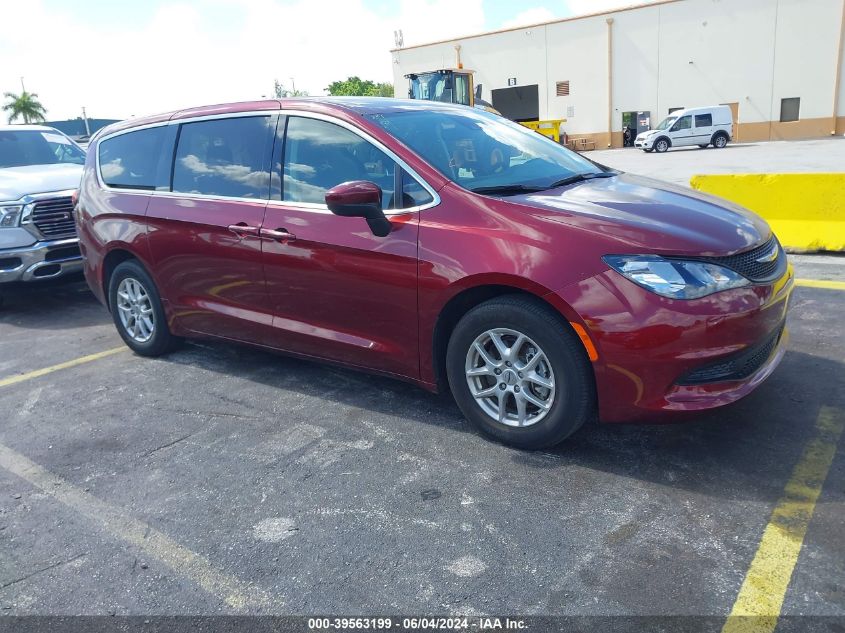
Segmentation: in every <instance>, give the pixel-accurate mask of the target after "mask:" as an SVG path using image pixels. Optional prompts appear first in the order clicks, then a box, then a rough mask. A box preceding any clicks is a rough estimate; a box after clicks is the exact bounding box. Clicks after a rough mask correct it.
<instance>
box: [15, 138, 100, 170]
mask: <svg viewBox="0 0 845 633" xmlns="http://www.w3.org/2000/svg"><path fill="white" fill-rule="evenodd" d="M53 163H75V164H77V165H82V164H84V163H85V153H84V152H83V151H82V150H81V149H79V148H78V147H77V146H76V145H74V144H73V142H72V141H71V140H70V139H69V138H68V137H66V136H65V135H64V134H62V133H60V132H57V131H54V130H44V131H41V130H25V131H21V132H18V131H10V130H9V131H3V132H0V167H23V166H25V165H51V164H53Z"/></svg>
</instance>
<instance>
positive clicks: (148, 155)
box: [97, 126, 165, 189]
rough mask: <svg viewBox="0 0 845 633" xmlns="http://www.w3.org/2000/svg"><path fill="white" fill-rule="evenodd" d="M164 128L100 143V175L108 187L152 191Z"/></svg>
mask: <svg viewBox="0 0 845 633" xmlns="http://www.w3.org/2000/svg"><path fill="white" fill-rule="evenodd" d="M164 134H165V126H159V127H151V128H147V129H145V130H138V131H137V132H126V133H125V134H120V135H118V136H113V137H112V138H108V139H106V140H104V141H102V142H101V143H100V144H99V149H98V150H97V151H98V152H99V158H100V176H101V177H102V179H103V182H104V183H106V185H107V186H109V187H120V188H122V189H155V179H156V178H155V177H156V167H157V166H158V159H159V154H160V153H161V143H162V141H163V140H164Z"/></svg>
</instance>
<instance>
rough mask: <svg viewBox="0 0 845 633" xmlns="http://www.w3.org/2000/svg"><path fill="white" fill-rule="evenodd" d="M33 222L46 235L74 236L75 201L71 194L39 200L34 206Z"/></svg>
mask: <svg viewBox="0 0 845 633" xmlns="http://www.w3.org/2000/svg"><path fill="white" fill-rule="evenodd" d="M30 219H31V221H32V223H33V224H34V225H35V227H36V228H37V229H38V230H39V231H41V234H42V235H43V236H44V237H51V238H52V237H73V236H74V235H76V224H75V222H74V220H73V201H72V200H71V198H70V196H68V197H65V198H50V199H49V200H39V201H38V202H36V203H35V204H34V205H33V207H32V215H31V216H30Z"/></svg>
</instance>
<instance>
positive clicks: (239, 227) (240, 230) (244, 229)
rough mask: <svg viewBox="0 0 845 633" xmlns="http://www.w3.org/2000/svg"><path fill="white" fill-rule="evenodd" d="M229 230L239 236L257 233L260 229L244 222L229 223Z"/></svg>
mask: <svg viewBox="0 0 845 633" xmlns="http://www.w3.org/2000/svg"><path fill="white" fill-rule="evenodd" d="M229 230H230V231H231V232H232V233H234V234H235V235H239V236H241V237H243V236H244V235H259V232H260V229H259V228H258V227H257V226H250V225H248V224H247V223H246V222H238V223H237V224H230V225H229Z"/></svg>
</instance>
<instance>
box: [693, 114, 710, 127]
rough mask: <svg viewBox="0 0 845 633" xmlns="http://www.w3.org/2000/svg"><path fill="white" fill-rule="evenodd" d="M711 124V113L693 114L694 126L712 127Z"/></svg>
mask: <svg viewBox="0 0 845 633" xmlns="http://www.w3.org/2000/svg"><path fill="white" fill-rule="evenodd" d="M712 126H713V115H712V114H696V115H695V127H712Z"/></svg>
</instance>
